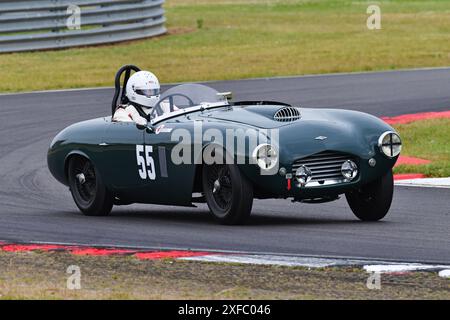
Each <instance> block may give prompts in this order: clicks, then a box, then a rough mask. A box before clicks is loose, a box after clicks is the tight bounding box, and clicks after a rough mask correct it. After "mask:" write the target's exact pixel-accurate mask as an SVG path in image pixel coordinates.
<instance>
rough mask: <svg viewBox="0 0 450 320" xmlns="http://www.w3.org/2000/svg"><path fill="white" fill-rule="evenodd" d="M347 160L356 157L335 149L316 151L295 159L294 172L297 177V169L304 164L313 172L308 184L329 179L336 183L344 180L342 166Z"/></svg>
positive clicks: (320, 182)
mask: <svg viewBox="0 0 450 320" xmlns="http://www.w3.org/2000/svg"><path fill="white" fill-rule="evenodd" d="M346 160H353V161H355V160H354V157H352V156H351V155H349V154H345V153H338V152H333V151H324V152H320V153H316V154H313V155H311V156H309V157H306V158H302V159H298V160H296V161H294V163H293V164H292V174H293V176H294V177H295V171H296V170H297V169H298V168H299V167H300V166H302V165H304V166H307V167H308V168H309V169H310V170H311V172H312V178H311V181H310V182H309V183H308V184H311V183H313V182H318V183H319V185H320V184H322V183H325V182H327V181H334V182H335V183H339V182H343V181H344V177H343V176H342V173H341V166H342V164H343V163H344V162H345V161H346ZM308 184H307V185H308Z"/></svg>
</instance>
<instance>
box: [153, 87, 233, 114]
mask: <svg viewBox="0 0 450 320" xmlns="http://www.w3.org/2000/svg"><path fill="white" fill-rule="evenodd" d="M220 101H226V100H225V99H224V98H223V97H222V96H220V95H218V92H217V90H215V89H213V88H210V87H207V86H204V85H202V84H192V83H191V84H182V85H179V86H175V87H172V88H170V89H169V90H167V91H165V92H164V93H163V94H161V98H160V100H159V102H158V104H167V103H169V104H173V105H174V106H175V107H176V108H178V109H184V108H189V107H193V106H197V105H200V104H202V103H214V102H220Z"/></svg>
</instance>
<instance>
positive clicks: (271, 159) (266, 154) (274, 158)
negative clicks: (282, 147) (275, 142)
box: [252, 143, 278, 170]
mask: <svg viewBox="0 0 450 320" xmlns="http://www.w3.org/2000/svg"><path fill="white" fill-rule="evenodd" d="M252 156H253V159H254V160H255V162H256V163H257V164H258V166H259V167H260V168H261V169H263V170H270V169H272V168H273V167H275V166H276V164H277V163H278V154H277V150H276V149H275V148H274V147H273V146H271V145H270V144H267V143H264V144H260V145H259V146H257V147H256V148H255V150H253V154H252Z"/></svg>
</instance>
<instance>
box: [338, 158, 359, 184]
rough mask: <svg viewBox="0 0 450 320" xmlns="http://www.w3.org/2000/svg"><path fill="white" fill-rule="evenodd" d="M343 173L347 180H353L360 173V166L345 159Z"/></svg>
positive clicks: (342, 167)
mask: <svg viewBox="0 0 450 320" xmlns="http://www.w3.org/2000/svg"><path fill="white" fill-rule="evenodd" d="M341 173H342V175H343V176H344V177H345V179H347V180H353V179H354V178H355V177H356V175H357V174H358V166H357V165H356V163H354V162H353V161H351V160H347V161H345V162H344V163H343V164H342V166H341Z"/></svg>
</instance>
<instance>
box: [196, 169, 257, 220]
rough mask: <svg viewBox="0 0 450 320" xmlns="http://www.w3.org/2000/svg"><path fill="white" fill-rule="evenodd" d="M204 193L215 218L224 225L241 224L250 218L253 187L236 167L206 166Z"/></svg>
mask: <svg viewBox="0 0 450 320" xmlns="http://www.w3.org/2000/svg"><path fill="white" fill-rule="evenodd" d="M202 182H203V192H204V195H205V198H206V202H207V204H208V207H209V209H210V211H211V213H212V214H213V215H214V217H215V218H216V219H217V220H218V221H219V222H220V223H223V224H241V223H243V222H245V220H246V219H247V218H248V217H249V216H250V213H251V211H252V205H253V186H252V184H251V183H250V182H249V181H248V179H247V178H246V177H245V176H244V175H242V174H241V172H240V171H239V169H238V167H237V166H236V165H229V164H212V165H204V166H203V172H202Z"/></svg>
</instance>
